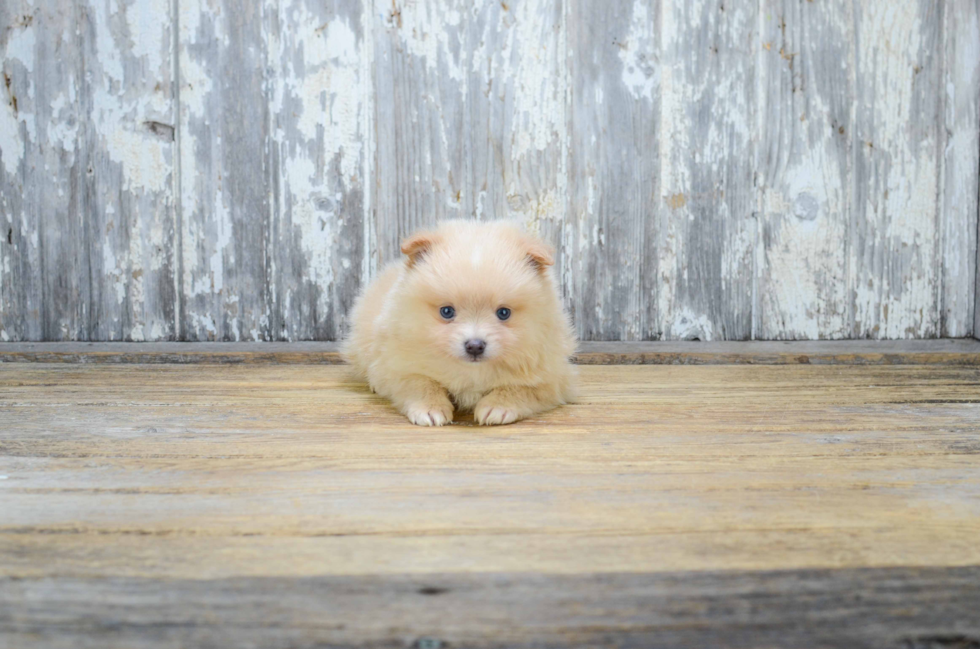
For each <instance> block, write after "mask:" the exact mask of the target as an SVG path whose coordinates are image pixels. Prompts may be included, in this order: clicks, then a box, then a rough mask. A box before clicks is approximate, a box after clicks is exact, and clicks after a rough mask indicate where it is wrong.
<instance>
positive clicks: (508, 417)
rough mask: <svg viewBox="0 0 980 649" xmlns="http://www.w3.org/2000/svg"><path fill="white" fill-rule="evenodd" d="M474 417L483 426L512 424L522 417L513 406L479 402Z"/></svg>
mask: <svg viewBox="0 0 980 649" xmlns="http://www.w3.org/2000/svg"><path fill="white" fill-rule="evenodd" d="M473 417H474V418H475V419H476V423H478V424H481V425H483V426H496V425H499V424H512V423H514V422H515V421H517V420H518V419H520V418H521V417H520V415H519V414H518V412H517V410H515V409H513V408H504V407H502V406H490V405H484V406H481V405H479V404H477V406H476V410H475V411H474V412H473Z"/></svg>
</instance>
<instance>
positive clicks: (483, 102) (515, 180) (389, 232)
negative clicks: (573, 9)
mask: <svg viewBox="0 0 980 649" xmlns="http://www.w3.org/2000/svg"><path fill="white" fill-rule="evenodd" d="M562 11H563V6H562V5H561V4H560V3H552V2H547V1H545V0H527V1H524V2H489V1H488V2H479V3H476V4H473V3H469V2H462V1H459V2H443V1H441V0H440V1H437V0H419V1H418V2H409V1H405V0H395V1H394V2H392V3H391V4H390V5H389V4H388V3H378V4H377V5H376V8H375V14H374V39H375V52H374V60H375V65H376V78H375V86H374V87H375V102H374V105H375V114H376V118H375V123H376V125H377V142H376V156H377V177H376V180H375V182H374V189H375V191H376V194H375V198H374V199H373V207H372V210H373V213H374V223H373V225H372V227H373V231H374V232H376V233H377V242H376V245H377V248H376V250H375V251H374V253H373V254H374V255H376V257H375V259H374V260H373V264H374V265H375V266H376V265H378V264H381V263H384V262H386V261H388V260H391V259H394V258H397V256H398V254H399V253H398V243H399V241H400V239H401V238H402V237H404V236H405V235H407V234H409V233H411V232H412V231H414V230H416V229H418V228H421V227H426V226H430V225H432V224H433V223H435V222H436V221H437V220H439V219H443V218H454V217H467V218H469V217H472V218H502V217H507V218H513V219H519V220H523V221H525V222H527V223H528V224H529V225H530V226H531V227H532V228H537V229H539V230H540V231H541V232H542V235H543V236H545V237H546V238H549V239H551V240H552V241H555V242H557V238H558V236H560V234H559V233H560V229H559V227H557V222H558V221H560V219H561V218H562V217H563V210H564V205H565V195H564V194H565V179H564V176H565V173H566V172H565V169H564V167H563V164H564V159H563V155H562V154H563V150H564V149H563V147H564V146H565V144H564V137H565V128H566V124H565V119H566V118H565V97H564V95H565V86H564V84H565V74H564V55H565V54H564V47H563V43H564V40H563V39H564V30H563V27H562V20H561V16H562Z"/></svg>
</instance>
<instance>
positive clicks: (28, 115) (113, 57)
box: [0, 0, 174, 340]
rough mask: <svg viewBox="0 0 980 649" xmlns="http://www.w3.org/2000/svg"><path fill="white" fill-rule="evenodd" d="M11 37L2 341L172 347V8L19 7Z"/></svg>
mask: <svg viewBox="0 0 980 649" xmlns="http://www.w3.org/2000/svg"><path fill="white" fill-rule="evenodd" d="M4 25H5V26H8V29H5V38H7V39H8V41H7V43H6V47H5V50H6V51H7V56H5V57H4V60H5V62H4V80H5V84H4V85H5V90H6V93H7V95H8V97H7V99H8V101H7V105H6V106H5V107H4V108H5V112H4V114H3V118H2V119H3V126H2V127H0V129H2V131H3V138H4V139H3V147H2V148H3V151H4V153H3V154H2V155H3V156H4V165H3V166H4V170H3V173H4V181H3V183H2V184H0V186H2V189H0V193H2V195H3V198H2V200H3V203H4V205H5V207H4V210H3V211H4V214H5V219H6V226H7V227H6V228H5V229H4V244H5V247H4V249H3V251H2V254H3V259H2V261H0V266H2V268H3V270H2V271H0V275H2V276H3V279H2V280H0V285H2V286H3V287H4V288H3V299H2V301H0V303H2V304H3V305H4V306H3V307H2V310H3V313H4V317H3V319H4V324H3V325H2V326H0V330H3V333H0V339H3V338H4V337H5V336H6V337H7V338H15V339H23V340H145V339H148V338H149V339H167V338H170V337H172V323H173V306H174V290H173V279H172V277H173V276H172V265H171V264H172V247H171V243H172V240H173V218H174V211H173V201H172V195H173V192H172V181H173V177H172V171H173V119H174V106H173V100H172V85H171V78H170V76H171V75H170V71H171V69H172V58H171V50H172V47H171V42H172V32H171V31H170V29H171V27H170V25H171V21H170V11H169V4H168V3H167V2H166V0H154V1H153V2H140V3H133V2H130V3H128V4H127V3H119V4H116V3H104V2H89V3H75V4H73V5H71V7H70V8H66V7H65V6H63V5H58V4H57V3H40V4H39V5H38V6H36V7H35V6H31V5H29V4H27V3H18V4H17V5H15V6H11V7H10V13H9V14H7V15H5V16H4ZM8 78H9V79H10V83H9V84H7V83H6V80H7V79H8ZM11 127H12V128H11ZM8 142H9V144H8ZM10 312H13V313H17V315H15V316H13V317H10V318H8V316H7V315H6V314H7V313H10ZM11 321H13V322H14V323H15V331H14V333H13V335H11V333H10V332H8V331H7V327H8V325H7V324H6V323H9V322H11Z"/></svg>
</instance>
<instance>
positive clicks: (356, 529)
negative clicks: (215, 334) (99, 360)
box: [0, 363, 980, 648]
mask: <svg viewBox="0 0 980 649" xmlns="http://www.w3.org/2000/svg"><path fill="white" fill-rule="evenodd" d="M581 372H582V384H583V385H582V396H581V398H580V400H579V402H578V403H576V404H574V405H570V406H567V407H564V408H562V409H559V410H557V411H554V412H551V413H547V414H545V415H543V416H541V417H538V418H535V419H532V420H530V421H526V422H522V423H519V424H515V425H512V426H507V427H500V428H482V427H476V426H474V425H472V421H471V420H469V419H467V418H465V417H464V418H462V420H461V421H460V422H459V423H458V424H456V425H454V426H451V427H447V428H440V429H421V428H417V427H413V426H410V425H408V424H407V422H406V421H405V420H404V419H403V418H402V417H401V416H400V415H398V414H397V413H396V412H394V410H393V409H392V408H391V407H390V406H389V405H388V404H386V403H385V402H384V401H383V400H382V399H379V398H378V397H376V396H375V395H373V394H371V393H370V392H369V391H368V390H367V389H366V387H365V386H363V385H359V384H356V383H352V382H351V381H350V380H349V379H348V374H347V369H346V368H344V367H336V366H334V367H331V366H312V365H289V366H284V365H202V364H198V365H157V366H153V367H148V366H140V365H126V366H118V365H117V366H110V365H65V364H58V365H46V364H16V363H5V364H0V416H2V420H3V422H4V425H3V427H2V428H0V502H2V503H3V507H2V509H0V644H2V645H3V646H9V647H69V646H70V647H100V648H111V647H171V646H218V645H227V644H229V643H230V644H234V645H236V646H238V645H248V646H270V647H313V646H323V645H330V646H407V645H410V644H411V643H413V642H416V641H418V640H419V639H421V640H422V641H421V643H419V644H420V645H421V646H432V643H433V642H435V641H436V640H438V641H440V642H445V643H448V645H449V646H532V645H533V646H583V645H589V646H619V647H623V646H636V647H640V646H671V647H672V646H678V647H680V646H724V647H755V646H758V647H762V646H765V647H774V646H786V647H795V646H826V647H852V646H866V647H895V648H898V647H951V646H956V647H973V646H975V645H976V644H977V643H978V642H980V621H978V618H977V616H976V615H975V611H976V610H977V606H978V604H980V573H978V571H980V544H977V542H976V539H977V537H978V535H980V511H978V509H977V497H978V493H977V485H978V484H980V465H978V463H977V462H976V457H977V453H978V452H980V446H978V440H977V426H978V422H980V367H975V366H973V367H951V366H900V367H894V366H864V367H854V366H850V367H848V366H813V365H792V366H779V367H752V366H739V365H727V366H702V367H686V366H655V367H653V366H646V367H638V366H611V367H582V368H581ZM382 610H383V611H384V614H383V615H379V614H378V611H382Z"/></svg>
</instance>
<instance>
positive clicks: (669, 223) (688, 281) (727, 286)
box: [658, 0, 759, 340]
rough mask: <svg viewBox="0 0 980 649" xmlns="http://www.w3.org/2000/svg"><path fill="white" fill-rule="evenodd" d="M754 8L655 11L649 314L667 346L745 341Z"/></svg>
mask: <svg viewBox="0 0 980 649" xmlns="http://www.w3.org/2000/svg"><path fill="white" fill-rule="evenodd" d="M758 10H759V7H758V6H756V5H746V4H744V3H738V4H737V3H731V2H725V1H724V0H698V1H696V2H665V3H664V4H663V5H662V18H661V20H662V21H663V22H662V27H661V32H662V33H663V34H664V41H663V43H662V48H663V51H662V53H661V66H660V70H661V90H660V92H661V97H662V103H663V107H662V110H661V120H662V124H663V126H662V128H661V143H662V144H661V154H660V155H661V162H660V170H661V185H660V201H661V202H662V203H663V206H664V207H665V209H662V210H661V212H660V214H661V220H660V233H659V237H660V245H659V247H658V253H659V255H660V260H659V269H660V276H659V282H658V296H659V297H658V302H659V308H658V312H659V313H660V320H661V326H662V331H663V336H664V337H665V338H667V339H673V340H694V339H697V340H745V339H748V338H751V337H752V308H753V282H754V277H755V272H754V262H755V260H754V256H753V251H754V250H755V241H756V238H757V234H758V225H757V223H756V220H755V218H754V215H755V212H756V204H757V201H756V191H755V188H754V181H753V157H754V156H753V151H754V147H755V144H754V142H753V139H754V138H753V133H754V129H755V121H756V120H755V115H756V111H757V101H758V96H757V90H756V74H757V70H756V66H755V60H756V53H757V51H758V47H759V45H758V42H759V33H758V14H757V12H758Z"/></svg>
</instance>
